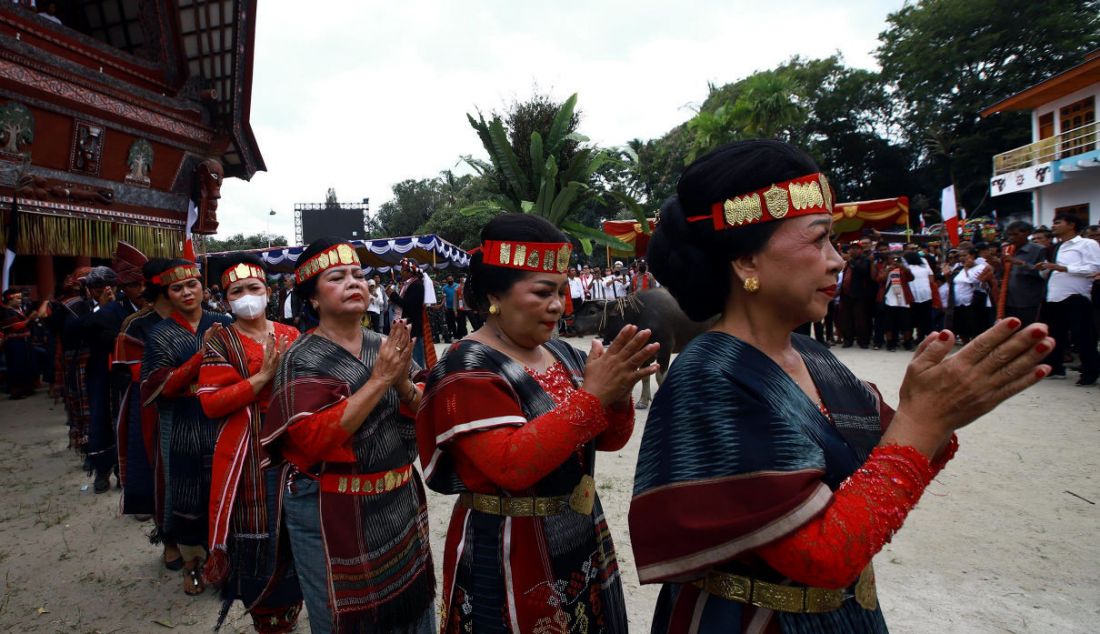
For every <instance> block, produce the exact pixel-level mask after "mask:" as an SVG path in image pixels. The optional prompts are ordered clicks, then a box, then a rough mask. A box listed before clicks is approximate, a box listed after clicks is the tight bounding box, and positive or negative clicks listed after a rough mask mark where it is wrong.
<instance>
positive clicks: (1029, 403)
mask: <svg viewBox="0 0 1100 634" xmlns="http://www.w3.org/2000/svg"><path fill="white" fill-rule="evenodd" d="M583 347H584V348H587V343H586V342H584V346H583ZM837 353H838V355H839V356H840V358H841V359H842V360H843V361H844V362H845V363H847V364H848V365H849V367H851V368H852V369H853V370H854V371H855V372H856V373H857V374H858V375H860V376H862V377H865V378H867V379H870V380H872V381H874V382H876V383H877V384H878V385H879V387H880V389H881V390H882V392H883V394H885V395H886V397H887V399H889V400H891V401H892V402H896V398H897V389H898V385H899V383H900V381H901V377H902V374H903V372H904V363H905V359H906V357H905V356H904V353H886V352H874V351H861V350H838V351H837ZM1098 410H1100V390H1097V388H1088V389H1083V388H1077V387H1074V386H1073V384H1072V380H1070V381H1057V382H1055V381H1046V382H1044V383H1042V384H1041V385H1039V386H1037V387H1035V388H1033V389H1032V390H1031V391H1029V392H1027V393H1025V394H1023V395H1021V396H1018V397H1016V398H1015V399H1013V400H1012V401H1010V402H1009V403H1007V404H1006V405H1003V406H1002V407H1001V408H1000V409H998V410H996V411H995V412H993V413H992V414H990V415H988V416H986V417H985V418H984V419H983V420H981V421H979V422H978V423H976V424H975V425H974V426H973V427H971V428H969V429H966V430H964V431H963V433H962V434H961V449H960V451H959V454H958V456H957V457H956V459H955V461H954V462H953V463H952V464H950V465H948V467H947V469H946V470H945V471H944V472H943V473H942V474H941V475H940V477H939V478H938V480H937V481H936V482H935V483H933V484H932V486H931V487H930V488H929V490H928V491H927V493H926V494H925V496H924V499H923V501H922V502H921V504H920V506H919V507H918V508H917V509H916V510H915V511H914V512H913V513H912V514H911V515H910V517H909V519H908V521H907V522H906V525H905V526H904V527H903V528H902V530H901V531H900V532H899V534H898V535H897V536H896V538H895V541H894V544H892V545H890V546H888V547H887V548H886V549H885V550H884V551H883V552H882V553H880V554H879V555H878V557H877V558H876V560H875V563H876V570H877V573H878V578H879V595H880V598H881V602H882V604H883V607H884V610H885V612H886V618H887V622H888V623H890V625H891V629H892V631H894V632H896V633H901V634H905V633H914V634H915V633H923V632H974V633H978V632H981V633H987V632H988V633H991V634H992V633H1000V632H1011V633H1016V634H1020V633H1024V632H1036V633H1038V632H1097V631H1100V545H1098V543H1097V529H1098V528H1100V523H1098V518H1100V506H1097V505H1096V504H1094V503H1095V502H1100V471H1098V469H1097V463H1098V461H1100V458H1098V455H1097V454H1098V451H1100V449H1098V448H1100V412H1098ZM644 423H645V413H644V412H639V416H638V425H637V427H638V429H637V430H636V432H635V434H634V437H633V439H632V440H631V442H630V444H629V445H627V447H626V448H624V449H623V450H622V451H621V452H617V453H616V454H613V455H612V454H601V458H600V462H599V463H598V464H597V472H596V479H597V481H598V483H599V488H600V495H601V497H602V499H603V501H604V506H605V508H606V509H607V514H608V518H609V521H610V524H611V528H612V531H613V533H614V535H615V538H616V541H617V544H618V548H619V558H620V562H621V565H622V572H623V578H624V581H625V589H626V596H627V603H628V605H629V610H630V621H631V622H630V625H631V631H635V632H645V631H648V629H649V624H650V618H651V612H652V606H653V603H654V600H655V597H656V594H657V588H655V587H648V586H646V587H641V586H639V585H638V583H637V575H636V573H635V568H634V558H633V555H632V553H631V549H630V536H629V534H628V533H627V522H626V511H627V507H628V504H629V501H630V494H631V488H632V483H633V473H634V465H635V458H636V455H637V450H638V444H639V441H640V439H641V430H642V427H643V426H644ZM65 445H66V430H65V427H64V414H63V411H62V408H61V406H60V404H56V405H55V404H52V403H51V402H50V401H49V400H48V399H47V398H46V397H45V396H44V395H39V396H36V397H34V398H33V399H28V400H25V401H17V402H10V401H6V400H5V401H0V477H2V478H3V479H4V480H5V481H6V482H7V484H6V485H4V493H3V497H2V500H3V503H2V504H0V589H2V591H0V631H5V632H66V633H68V632H78V633H85V632H87V633H91V632H102V633H108V632H159V631H167V630H174V631H178V632H206V631H210V628H211V627H212V626H213V624H214V622H215V619H216V614H217V611H218V606H219V601H218V599H217V597H216V595H215V593H214V591H213V590H208V591H207V593H206V594H205V595H204V596H202V597H200V598H197V599H193V598H189V597H186V596H184V594H183V592H182V590H181V579H180V576H179V573H167V572H165V571H164V569H163V568H162V567H161V566H160V563H159V547H156V546H152V545H150V544H149V542H148V540H147V539H145V534H146V533H147V532H148V530H149V528H150V526H149V525H148V523H146V524H139V523H138V522H135V521H134V520H133V519H130V518H127V517H121V516H120V515H119V514H118V494H117V492H116V491H114V490H112V492H110V493H107V494H104V495H94V494H92V493H91V490H90V489H91V480H90V479H88V478H86V477H85V476H84V474H83V473H82V471H81V469H80V467H79V463H78V460H77V458H76V456H74V455H73V454H72V453H70V452H69V451H67V450H66V448H65ZM85 485H88V490H87V491H82V487H83V486H85ZM429 509H430V514H431V522H432V533H433V549H434V552H435V554H436V555H437V559H441V557H439V555H440V553H441V544H442V538H443V533H444V531H445V529H446V522H447V518H448V517H449V514H450V509H451V501H450V500H447V499H445V498H444V497H443V496H438V495H434V494H433V495H432V496H431V497H430V499H429ZM222 631H225V632H237V631H240V632H246V631H251V622H250V619H249V618H248V616H247V615H246V614H244V612H243V611H242V610H241V608H240V607H239V606H238V607H235V608H234V610H233V611H232V612H231V614H230V618H229V620H228V622H227V624H226V627H225V628H224V629H223V630H222ZM299 631H309V627H308V625H306V624H305V621H304V618H303V623H302V625H301V626H300V627H299Z"/></svg>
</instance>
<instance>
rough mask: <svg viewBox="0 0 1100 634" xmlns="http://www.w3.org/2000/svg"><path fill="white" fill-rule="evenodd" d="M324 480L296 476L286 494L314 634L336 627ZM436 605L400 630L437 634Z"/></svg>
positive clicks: (292, 540) (293, 546) (285, 513)
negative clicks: (324, 524) (324, 513)
mask: <svg viewBox="0 0 1100 634" xmlns="http://www.w3.org/2000/svg"><path fill="white" fill-rule="evenodd" d="M320 493H321V483H320V482H318V481H316V480H313V479H311V478H307V477H306V476H303V475H298V476H295V477H294V479H293V480H292V482H291V484H290V487H289V488H288V489H287V492H286V494H285V495H284V496H283V519H284V521H285V522H286V523H285V526H286V531H287V535H288V537H289V538H290V550H291V553H293V555H294V569H295V570H296V571H297V573H298V583H299V584H300V585H301V587H302V597H303V598H304V599H305V604H306V611H307V612H309V627H310V630H311V631H313V632H314V634H329V633H330V632H332V631H333V624H332V610H331V608H330V607H329V595H328V571H327V569H326V568H327V567H326V565H325V562H326V561H327V556H326V555H325V546H324V542H323V541H322V540H321V500H320ZM436 631H438V628H436V622H435V607H434V606H432V607H429V608H428V609H427V610H425V612H424V615H423V616H422V617H420V620H419V621H417V622H416V623H414V624H412V625H410V626H409V627H408V628H406V629H405V630H403V632H401V633H400V634H434V633H435V632H436Z"/></svg>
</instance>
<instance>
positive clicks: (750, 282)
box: [744, 277, 760, 293]
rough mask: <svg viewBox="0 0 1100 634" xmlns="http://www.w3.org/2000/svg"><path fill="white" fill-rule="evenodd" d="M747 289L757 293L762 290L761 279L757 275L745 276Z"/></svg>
mask: <svg viewBox="0 0 1100 634" xmlns="http://www.w3.org/2000/svg"><path fill="white" fill-rule="evenodd" d="M744 286H745V291H746V292H749V293H755V292H756V291H758V290H760V279H759V278H756V277H747V278H745V284H744Z"/></svg>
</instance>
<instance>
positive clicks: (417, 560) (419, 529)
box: [261, 238, 435, 634]
mask: <svg viewBox="0 0 1100 634" xmlns="http://www.w3.org/2000/svg"><path fill="white" fill-rule="evenodd" d="M295 276H296V278H297V284H296V286H295V288H294V292H295V293H297V294H298V296H299V297H300V298H301V299H302V300H303V304H304V306H305V311H306V312H307V313H311V314H314V315H316V316H317V317H318V326H317V328H316V329H314V330H313V331H311V332H309V333H307V334H305V335H303V336H302V337H301V338H300V339H299V340H298V342H297V343H295V344H294V346H293V348H291V349H290V350H289V351H287V353H286V355H285V356H284V357H283V360H282V363H281V364H280V365H279V370H278V372H277V373H276V375H275V386H274V388H273V389H272V399H271V409H270V410H269V411H268V415H267V419H266V420H265V421H264V432H263V436H262V438H261V443H262V444H263V446H264V447H265V449H266V450H267V451H268V453H269V455H270V456H271V457H272V459H273V460H277V461H279V462H280V463H282V464H285V467H284V470H283V475H282V476H281V477H280V479H279V481H280V482H285V483H287V484H286V489H285V490H284V492H283V494H282V496H281V497H282V507H283V521H284V522H285V524H284V528H285V530H286V532H287V536H288V538H289V540H288V541H289V542H290V548H291V550H292V551H293V554H294V566H295V569H296V570H297V573H298V580H299V583H300V584H301V587H302V594H303V595H304V597H305V603H306V607H307V608H308V612H309V623H310V628H311V629H312V631H313V632H314V633H315V634H321V633H322V632H334V631H335V632H391V633H408V634H427V633H428V632H433V631H434V630H435V618H434V609H433V606H432V598H433V597H434V596H435V575H434V572H433V568H432V557H431V551H430V550H429V547H428V510H427V505H426V498H425V495H424V487H423V485H422V484H421V481H420V476H419V474H418V473H417V471H416V469H414V468H413V466H412V462H413V460H415V458H416V431H415V429H414V422H413V416H414V412H415V409H416V407H417V405H418V403H419V402H420V390H419V389H418V388H417V387H416V386H415V385H414V384H413V383H412V381H411V380H410V377H411V376H413V375H414V374H415V373H416V372H417V371H419V367H418V366H417V365H416V364H415V363H413V362H412V343H413V341H412V338H411V336H410V333H409V327H408V325H407V324H406V322H405V321H404V320H401V319H397V320H395V321H394V323H393V325H392V327H391V329H390V335H389V337H388V338H387V337H383V336H382V335H379V334H378V333H376V332H373V331H371V330H369V329H367V328H364V327H363V326H362V323H361V321H360V320H361V318H362V316H363V313H364V312H365V311H366V310H367V299H368V296H367V282H366V275H365V274H364V273H363V269H362V267H361V265H360V264H359V257H358V256H357V255H356V253H355V249H354V248H353V247H352V246H351V245H350V244H348V243H346V242H343V241H341V240H338V239H332V238H328V239H321V240H315V241H313V242H312V243H311V244H310V245H309V248H307V249H306V250H305V252H304V253H302V255H301V257H300V258H299V259H298V268H297V270H296V271H295Z"/></svg>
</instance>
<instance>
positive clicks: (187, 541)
mask: <svg viewBox="0 0 1100 634" xmlns="http://www.w3.org/2000/svg"><path fill="white" fill-rule="evenodd" d="M230 322H231V320H230V318H229V316H228V315H223V314H220V313H211V312H207V311H203V313H202V318H201V319H200V320H199V325H198V328H197V329H195V330H192V329H191V325H190V324H189V323H187V320H186V319H185V318H184V317H183V316H182V315H180V314H179V313H178V312H174V313H172V314H171V315H170V316H168V317H167V318H166V319H164V320H163V321H161V322H160V323H159V324H157V325H156V326H154V327H153V329H152V331H151V332H150V333H149V338H148V340H147V341H146V342H145V358H144V360H143V361H142V364H141V376H142V382H141V397H142V403H143V404H144V405H151V404H153V403H154V402H155V403H156V406H157V412H158V420H159V442H160V466H161V467H162V468H163V470H164V474H165V482H166V487H165V495H164V511H163V514H164V526H163V532H164V533H165V535H166V536H167V537H169V538H171V539H173V540H175V542H176V543H177V544H179V545H180V546H205V545H206V543H207V514H208V510H209V506H210V473H211V468H212V463H213V457H214V442H215V441H216V440H217V437H218V425H215V424H214V423H213V422H212V421H211V420H210V419H209V418H207V417H206V415H205V414H203V412H202V407H201V406H200V405H199V399H198V398H197V397H196V396H195V392H196V389H197V387H198V386H197V381H198V377H199V366H200V365H201V364H202V339H203V335H205V334H206V330H207V329H208V328H210V327H211V326H213V325H214V324H216V323H220V324H222V325H225V326H228V325H229V323H230Z"/></svg>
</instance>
